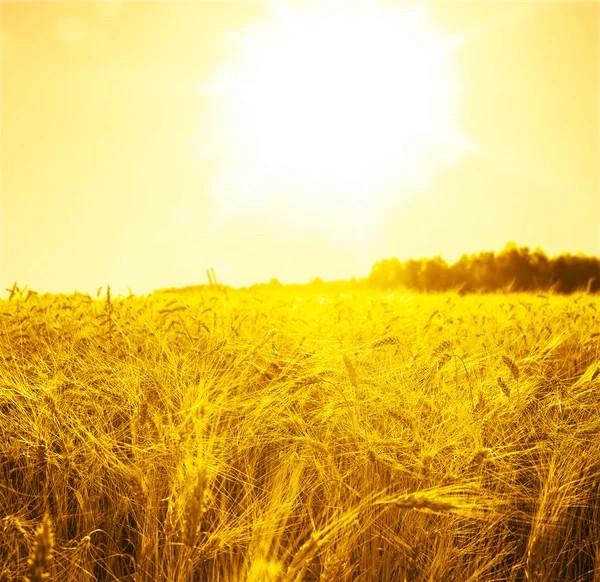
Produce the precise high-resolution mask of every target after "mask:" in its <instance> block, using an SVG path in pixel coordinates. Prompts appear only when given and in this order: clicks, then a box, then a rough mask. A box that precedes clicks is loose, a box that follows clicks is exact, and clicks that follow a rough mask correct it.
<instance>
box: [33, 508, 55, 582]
mask: <svg viewBox="0 0 600 582" xmlns="http://www.w3.org/2000/svg"><path fill="white" fill-rule="evenodd" d="M53 550H54V530H53V527H52V520H51V519H50V516H49V515H48V513H45V514H44V518H43V520H42V523H41V524H40V525H39V526H38V528H37V530H36V532H35V543H34V546H33V551H32V552H31V555H30V556H29V560H28V576H27V580H28V582H43V581H44V580H48V579H49V578H50V572H49V570H50V565H51V563H52V554H53Z"/></svg>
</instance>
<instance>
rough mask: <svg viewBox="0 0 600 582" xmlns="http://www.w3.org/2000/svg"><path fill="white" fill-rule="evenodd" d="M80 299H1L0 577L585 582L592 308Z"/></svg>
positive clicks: (594, 424)
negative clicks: (568, 581) (570, 581)
mask: <svg viewBox="0 0 600 582" xmlns="http://www.w3.org/2000/svg"><path fill="white" fill-rule="evenodd" d="M319 293H320V294H319ZM323 293H325V295H323ZM101 295H102V293H101V292H100V293H99V296H98V297H97V298H92V297H90V296H87V295H81V294H75V295H71V296H50V295H47V296H44V295H41V294H29V295H27V296H26V297H25V296H23V295H19V294H13V295H12V296H11V298H10V300H4V301H1V302H0V580H2V581H4V580H6V581H12V580H25V579H28V580H58V581H62V580H66V581H69V582H71V581H73V582H75V581H79V580H85V581H88V580H101V581H108V580H111V581H112V580H117V579H118V580H130V581H132V582H133V581H155V580H157V581H158V580H160V581H163V580H168V581H174V582H179V581H182V582H183V581H189V580H197V581H207V582H210V581H213V580H214V581H223V582H228V581H231V582H238V581H239V582H283V581H290V582H291V581H298V582H300V581H305V580H306V581H318V580H322V581H325V580H329V581H336V582H350V581H355V580H356V581H358V580H360V581H364V582H402V581H404V580H407V581H426V580H427V581H429V580H443V581H457V582H464V581H467V580H473V581H475V580H477V581H490V582H491V581H492V580H494V581H497V580H514V581H517V580H528V581H529V580H581V581H584V580H590V581H592V580H598V579H600V546H599V545H598V544H599V540H600V493H599V492H600V487H599V484H600V440H599V439H598V435H599V434H600V319H599V318H600V312H599V310H598V309H599V308H600V300H599V299H598V297H594V296H590V295H585V294H580V295H574V296H570V297H565V296H554V295H549V296H544V297H543V298H542V297H536V296H534V295H525V294H519V295H517V294H515V295H511V294H506V295H487V296H475V295H472V296H469V295H459V294H451V293H446V294H439V295H410V296H407V295H403V294H399V293H398V294H389V295H382V294H380V293H376V292H371V291H360V292H358V291H357V292H353V293H350V294H340V293H334V292H331V293H330V294H329V295H327V292H323V291H322V290H321V291H318V292H317V291H316V290H315V289H308V290H307V291H306V293H305V294H304V295H303V296H302V297H298V296H297V295H298V290H297V289H296V290H292V289H290V288H286V287H277V288H273V289H263V290H260V291H257V290H229V289H226V288H224V287H220V286H212V287H210V288H206V289H205V290H203V291H195V292H189V293H186V292H183V291H181V292H157V293H155V294H153V295H150V296H147V297H135V296H133V295H130V296H129V297H126V298H123V297H115V296H114V295H113V296H111V295H109V293H108V290H107V292H105V295H104V296H101Z"/></svg>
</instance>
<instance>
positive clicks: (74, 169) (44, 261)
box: [0, 0, 600, 293]
mask: <svg viewBox="0 0 600 582" xmlns="http://www.w3.org/2000/svg"><path fill="white" fill-rule="evenodd" d="M325 5H326V9H324V8H323V6H325ZM599 26H600V14H599V6H598V4H597V3H595V2H574V1H570V2H544V1H538V2H516V1H504V2H489V1H483V0H481V1H460V2H453V1H449V0H448V1H444V2H441V1H440V2H433V3H430V4H421V3H412V4H407V3H406V2H394V1H392V0H381V1H379V2H378V1H376V0H370V1H369V2H367V1H366V0H365V1H363V2H360V1H358V0H347V2H341V1H338V2H334V1H327V0H322V1H321V2H308V1H306V2H299V1H295V2H294V3H290V2H287V3H286V2H278V3H274V2H250V1H240V2H238V1H235V0H229V1H216V2H205V1H186V2H183V1H173V2H141V1H138V2H134V1H125V2H118V1H110V2H93V1H88V2H40V3H36V2H2V3H1V4H0V32H1V47H0V48H1V52H0V74H1V79H0V83H1V85H0V89H1V91H0V113H1V115H0V171H1V175H0V196H1V199H0V217H1V218H0V235H1V238H0V278H1V284H2V288H6V287H11V286H12V284H13V282H15V281H18V283H19V284H20V285H21V286H22V285H25V284H27V285H28V286H29V288H32V289H35V290H36V291H39V292H64V293H71V292H73V291H75V290H78V291H81V292H90V293H95V291H96V289H97V288H98V287H99V286H100V285H107V284H110V285H111V287H112V288H113V289H115V290H117V291H118V292H121V291H123V292H124V290H125V289H126V288H127V287H129V288H131V289H132V290H133V292H135V293H148V292H150V291H151V290H153V289H156V288H164V287H172V286H186V285H194V284H198V283H206V282H207V278H206V274H205V270H206V268H208V267H213V268H214V269H215V272H216V275H217V278H218V279H219V281H220V282H223V283H226V284H229V285H233V286H247V285H251V284H253V283H256V282H263V281H269V280H270V279H272V278H277V279H279V280H280V281H282V282H284V283H287V282H308V281H309V280H311V279H312V278H315V277H321V278H323V279H325V280H329V279H341V278H350V277H363V276H366V275H368V273H369V271H370V268H371V266H372V265H373V263H375V262H376V261H378V260H381V259H384V258H390V257H394V256H395V257H398V258H400V259H407V258H409V257H413V258H419V257H431V256H434V255H441V256H442V257H443V258H445V259H447V260H449V261H453V260H456V259H457V258H458V257H459V256H460V255H461V254H462V253H465V252H466V253H474V252H478V251H481V250H500V249H501V248H503V247H504V245H505V243H507V242H509V241H516V242H517V243H518V244H519V245H523V246H529V247H530V248H532V249H533V248H536V247H538V246H540V247H541V248H542V249H544V250H545V251H546V252H547V253H548V254H550V255H555V254H559V253H561V252H565V251H568V252H572V253H579V252H582V253H585V254H593V255H600V202H599V200H600V183H599V182H600V180H599V167H600V148H599V143H600V132H599V109H600V98H599V97H600V96H599V94H598V92H599V84H600V79H599V77H600V68H599V65H600V63H599V59H598V55H599V52H600V43H599Z"/></svg>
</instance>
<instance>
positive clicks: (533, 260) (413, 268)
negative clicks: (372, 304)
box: [367, 242, 600, 293]
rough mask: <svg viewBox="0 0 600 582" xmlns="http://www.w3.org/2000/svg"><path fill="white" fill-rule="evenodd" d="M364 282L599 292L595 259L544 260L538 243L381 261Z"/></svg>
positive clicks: (384, 286) (599, 262) (465, 288)
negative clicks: (453, 257)
mask: <svg viewBox="0 0 600 582" xmlns="http://www.w3.org/2000/svg"><path fill="white" fill-rule="evenodd" d="M367 282H368V285H369V286H371V287H376V288H380V289H390V288H396V287H399V286H404V287H407V288H408V289H413V290H416V291H443V290H446V289H451V288H454V289H460V290H461V292H462V293H469V292H474V291H482V292H495V291H498V290H500V289H510V290H513V291H533V290H536V289H537V290H544V289H548V288H552V289H554V290H556V291H558V292H560V293H572V292H573V291H576V290H581V291H587V292H589V293H597V292H600V259H599V258H597V257H587V256H584V255H570V254H568V253H564V254H562V255H560V256H559V257H555V258H553V259H549V258H548V257H547V256H546V254H545V253H544V251H542V250H541V249H540V248H539V247H537V248H536V249H535V251H533V252H531V251H530V250H529V247H526V246H525V247H518V246H517V244H516V243H514V242H510V243H508V244H507V245H506V246H505V247H504V248H503V249H502V250H501V251H500V252H499V253H498V254H495V253H494V252H492V251H483V252H480V253H478V254H472V255H466V254H464V255H462V256H461V257H460V259H458V261H456V262H455V263H453V264H452V265H448V263H446V261H444V260H443V259H441V258H440V257H439V256H436V257H434V258H433V259H419V260H415V259H409V260H408V261H405V262H401V261H399V260H398V259H397V258H391V259H385V260H383V261H379V262H377V263H375V264H374V265H373V268H372V269H371V273H370V275H369V278H368V281H367Z"/></svg>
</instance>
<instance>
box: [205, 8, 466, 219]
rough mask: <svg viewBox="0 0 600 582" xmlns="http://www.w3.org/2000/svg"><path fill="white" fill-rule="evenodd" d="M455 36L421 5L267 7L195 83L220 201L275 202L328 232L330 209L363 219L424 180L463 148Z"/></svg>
mask: <svg viewBox="0 0 600 582" xmlns="http://www.w3.org/2000/svg"><path fill="white" fill-rule="evenodd" d="M458 42H459V40H458V39H457V38H455V37H449V36H447V35H444V34H442V33H441V32H439V31H437V30H436V29H435V27H434V26H433V24H432V22H431V20H430V18H429V13H428V11H427V10H426V9H425V7H424V6H418V7H413V8H411V9H404V10H401V9H398V8H395V9H391V8H384V7H382V6H379V5H377V4H371V5H370V6H368V7H364V6H363V7H360V8H358V7H354V8H349V7H346V6H343V7H340V5H336V6H333V5H331V4H330V5H329V6H328V7H326V8H323V7H321V8H320V9H311V10H306V9H305V10H303V11H299V10H294V11H292V10H291V9H289V8H288V9H281V8H279V9H278V10H273V11H272V14H271V18H270V19H269V20H268V21H266V22H262V23H261V24H257V25H254V26H253V27H250V28H248V29H246V30H244V31H243V32H242V33H240V34H239V35H237V37H236V41H235V43H234V44H233V47H232V49H233V54H232V56H231V58H230V59H229V60H228V61H227V62H226V63H224V64H222V65H221V66H219V67H218V68H217V69H216V70H215V71H214V75H213V77H212V79H211V81H210V83H208V84H207V85H205V86H204V89H205V90H208V92H209V93H210V94H211V95H212V96H213V97H214V99H215V106H216V107H217V108H218V109H219V111H220V112H221V115H219V116H218V117H217V119H219V122H218V124H217V125H218V127H217V126H215V128H214V129H215V136H218V137H217V141H218V149H219V151H220V152H221V153H222V156H221V162H222V163H221V177H220V179H219V185H218V197H219V200H220V201H221V204H222V205H223V206H224V207H227V208H237V209H239V208H240V207H252V206H254V207H263V208H264V206H265V205H266V204H277V201H279V202H280V203H281V205H282V207H283V206H284V207H285V208H286V210H287V214H288V215H290V216H293V217H294V220H298V219H304V220H305V221H306V222H305V224H307V226H317V227H320V226H323V227H326V228H327V229H328V230H331V228H332V225H331V222H330V217H331V215H330V212H331V211H335V212H337V213H338V216H340V212H341V213H342V214H343V213H344V212H347V213H349V215H350V216H349V217H348V218H352V217H354V219H356V218H357V217H358V216H360V217H361V220H362V221H363V223H364V222H365V221H369V220H371V221H372V219H373V218H374V217H376V216H377V215H378V214H379V215H380V214H381V213H382V212H386V211H388V210H389V209H390V206H391V205H393V204H397V203H398V201H402V200H403V199H405V198H406V197H407V196H408V195H409V194H408V193H409V192H414V191H416V190H419V189H420V188H423V187H425V186H426V184H427V182H428V181H429V180H430V178H431V176H432V174H433V173H434V172H435V170H436V169H437V168H438V167H439V166H440V165H441V164H447V163H449V162H451V161H452V160H453V159H455V158H456V156H457V154H460V153H461V152H462V151H463V150H464V149H465V144H466V141H465V140H464V138H463V137H462V136H461V135H460V132H459V130H458V127H457V105H458V97H459V91H458V90H459V84H458V79H457V75H456V71H455V68H454V63H453V58H452V57H453V54H452V52H453V49H454V48H455V47H456V46H457V44H458ZM341 218H343V216H342V217H341ZM363 226H364V224H363Z"/></svg>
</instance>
